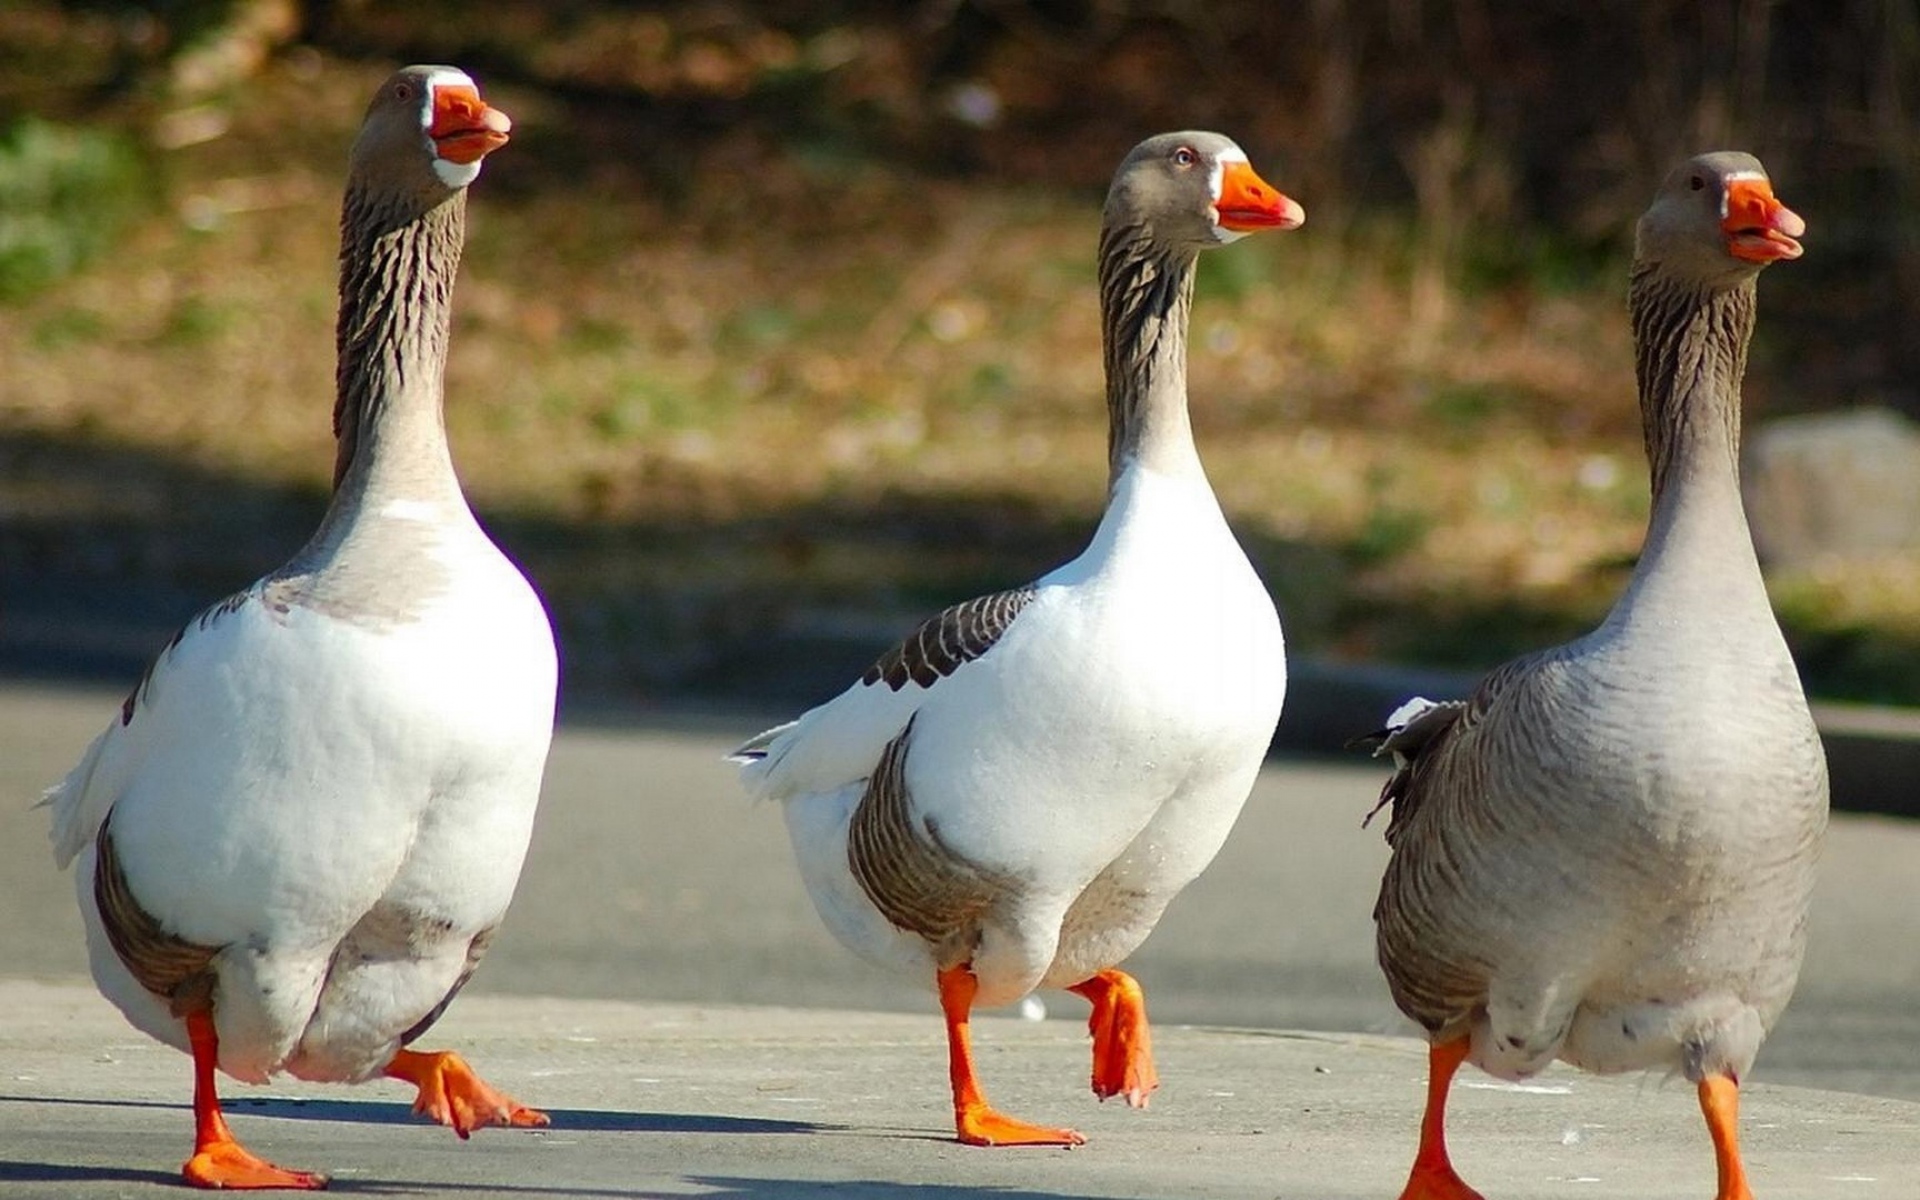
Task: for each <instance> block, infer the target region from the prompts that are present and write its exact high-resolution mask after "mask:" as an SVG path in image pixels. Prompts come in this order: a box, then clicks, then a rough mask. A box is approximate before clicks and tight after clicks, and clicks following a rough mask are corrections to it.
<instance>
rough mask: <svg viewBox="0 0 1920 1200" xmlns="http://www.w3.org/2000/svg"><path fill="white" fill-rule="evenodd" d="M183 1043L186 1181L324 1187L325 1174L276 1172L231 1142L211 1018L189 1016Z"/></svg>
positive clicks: (204, 1184) (211, 1185)
mask: <svg viewBox="0 0 1920 1200" xmlns="http://www.w3.org/2000/svg"><path fill="white" fill-rule="evenodd" d="M187 1041H188V1044H189V1045H191V1046H192V1047H193V1157H192V1158H189V1159H188V1160H187V1162H186V1165H185V1166H183V1167H181V1168H180V1173H181V1174H182V1175H183V1176H185V1177H186V1180H187V1182H188V1183H190V1184H192V1185H193V1186H194V1187H203V1188H293V1189H298V1190H300V1191H309V1192H310V1191H318V1190H319V1189H321V1188H324V1187H326V1186H327V1177H326V1176H325V1175H315V1174H312V1173H311V1172H307V1171H289V1170H286V1169H285V1168H282V1167H276V1166H274V1165H273V1164H272V1163H270V1162H267V1161H266V1160H265V1159H262V1158H256V1157H254V1156H253V1155H252V1154H251V1153H249V1152H248V1151H247V1150H246V1148H245V1147H243V1146H241V1145H240V1143H239V1141H237V1140H236V1139H235V1138H234V1136H233V1130H231V1129H229V1128H228V1127H227V1119H226V1117H224V1116H222V1115H221V1113H220V1096H219V1094H218V1093H217V1092H215V1090H214V1081H213V1071H214V1067H215V1066H216V1065H217V1064H218V1063H219V1061H220V1039H219V1036H218V1035H217V1034H215V1033H214V1029H213V1014H212V1013H209V1012H196V1013H192V1014H190V1015H189V1016H188V1017H187Z"/></svg>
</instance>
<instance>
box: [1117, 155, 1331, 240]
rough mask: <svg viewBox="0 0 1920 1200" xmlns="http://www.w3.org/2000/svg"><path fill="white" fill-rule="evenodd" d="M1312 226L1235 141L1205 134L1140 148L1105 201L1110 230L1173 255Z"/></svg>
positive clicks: (1127, 161) (1125, 164) (1122, 168)
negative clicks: (1133, 231) (1137, 234)
mask: <svg viewBox="0 0 1920 1200" xmlns="http://www.w3.org/2000/svg"><path fill="white" fill-rule="evenodd" d="M1306 219H1307V214H1306V212H1305V211H1304V210H1303V209H1302V208H1301V207H1300V206H1299V205H1298V204H1296V203H1295V202H1294V201H1292V200H1290V199H1288V198H1287V197H1286V196H1284V195H1282V194H1281V193H1280V191H1279V190H1278V189H1277V188H1275V187H1274V186H1273V185H1272V184H1269V183H1268V182H1266V181H1265V180H1264V179H1261V178H1260V176H1259V174H1258V173H1256V172H1255V171H1254V169H1253V167H1252V165H1251V164H1249V163H1248V161H1247V154H1246V151H1244V150H1242V149H1240V147H1239V146H1237V145H1235V144H1234V143H1233V140H1232V139H1231V138H1227V137H1224V136H1222V135H1220V134H1217V133H1206V132H1203V131H1200V130H1188V131H1186V132H1182V133H1163V134H1161V135H1160V136H1158V137H1151V138H1148V139H1147V140H1146V141H1144V142H1141V143H1140V144H1139V145H1138V146H1135V147H1134V148H1133V152H1132V153H1130V154H1128V155H1127V157H1126V159H1125V160H1124V161H1123V162H1121V164H1120V169H1119V170H1118V171H1116V172H1115V173H1114V177H1113V187H1112V189H1111V190H1110V191H1108V193H1107V206H1106V222H1107V224H1108V226H1109V227H1112V228H1121V227H1135V228H1138V229H1139V230H1140V231H1141V232H1142V234H1143V235H1144V236H1146V237H1147V238H1148V239H1150V240H1151V241H1153V242H1156V243H1158V244H1160V245H1163V246H1166V247H1169V248H1172V247H1180V248H1183V249H1184V248H1192V249H1204V248H1206V247H1210V246H1220V245H1224V244H1226V243H1227V242H1231V241H1235V240H1237V239H1239V238H1241V237H1244V236H1245V235H1247V234H1249V233H1255V232H1258V231H1259V230H1262V229H1296V228H1298V227H1299V226H1300V224H1301V223H1302V222H1303V221H1305V220H1306Z"/></svg>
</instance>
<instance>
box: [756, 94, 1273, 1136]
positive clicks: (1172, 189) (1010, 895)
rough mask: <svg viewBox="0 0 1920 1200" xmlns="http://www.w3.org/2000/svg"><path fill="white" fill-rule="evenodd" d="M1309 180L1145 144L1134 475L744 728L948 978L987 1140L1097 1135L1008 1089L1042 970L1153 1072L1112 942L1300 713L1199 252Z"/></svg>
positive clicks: (889, 930)
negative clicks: (833, 686)
mask: <svg viewBox="0 0 1920 1200" xmlns="http://www.w3.org/2000/svg"><path fill="white" fill-rule="evenodd" d="M1303 219H1304V217H1303V214H1302V212H1301V209H1300V206H1299V205H1297V204H1295V203H1294V202H1293V201H1291V200H1289V199H1287V198H1286V197H1285V196H1282V195H1280V194H1278V193H1277V192H1275V191H1274V190H1273V189H1272V188H1271V187H1269V186H1267V185H1266V184H1265V183H1264V182H1263V181H1262V180H1261V179H1260V177H1259V176H1258V175H1256V174H1255V173H1254V171H1253V168H1252V167H1251V166H1249V165H1248V163H1247V157H1246V155H1245V154H1244V153H1243V152H1242V151H1241V150H1240V148H1239V147H1238V146H1236V145H1234V144H1233V143H1232V142H1231V141H1229V140H1228V139H1226V138H1224V137H1221V136H1220V135H1218V134H1213V133H1200V132H1188V133H1172V134H1165V135H1162V136H1160V137H1155V138H1152V139H1149V140H1148V141H1145V142H1143V143H1141V144H1140V145H1139V146H1138V147H1136V148H1135V149H1134V150H1133V152H1132V153H1131V154H1129V155H1128V156H1127V158H1126V160H1125V161H1124V162H1123V163H1121V165H1120V169H1119V171H1118V173H1117V174H1116V175H1115V177H1114V181H1113V186H1112V189H1111V191H1110V192H1109V193H1108V197H1107V203H1106V210H1105V222H1104V228H1103V230H1102V234H1101V239H1100V261H1099V269H1100V270H1099V273H1100V298H1101V310H1102V316H1103V319H1104V320H1103V324H1104V330H1105V349H1106V370H1107V402H1108V410H1109V417H1110V420H1111V428H1110V437H1109V460H1110V470H1111V476H1110V483H1109V495H1108V503H1107V510H1106V515H1105V517H1104V518H1103V519H1102V520H1101V522H1100V526H1099V528H1098V529H1097V530H1096V531H1095V533H1094V535H1093V540H1092V542H1091V544H1090V545H1089V546H1088V547H1087V549H1086V550H1085V551H1084V552H1083V553H1082V554H1081V555H1080V556H1079V557H1078V558H1076V559H1074V560H1073V561H1072V562H1069V563H1067V564H1066V565H1064V566H1062V567H1060V568H1058V569H1057V570H1055V571H1053V572H1052V573H1050V574H1048V575H1046V576H1043V577H1042V578H1040V579H1039V580H1037V581H1036V582H1034V583H1033V584H1032V585H1030V586H1027V587H1021V588H1016V589H1014V590H1012V591H1007V592H1001V593H998V594H995V595H990V596H984V597H981V598H979V599H976V600H972V601H969V602H967V603H964V604H960V605H957V606H955V607H953V608H950V609H948V610H947V611H945V612H943V613H941V614H940V615H938V616H936V617H934V618H932V619H931V620H929V621H927V622H926V623H925V624H924V625H922V626H921V627H920V628H919V629H918V630H917V631H915V632H914V633H913V634H912V635H910V636H909V637H908V638H907V639H906V641H905V642H904V643H902V644H901V645H900V646H898V647H896V648H895V649H893V650H892V651H890V652H888V653H887V654H886V655H885V656H884V657H882V658H881V659H880V661H879V662H877V663H875V664H874V666H873V667H872V668H871V669H870V670H869V671H867V673H866V674H865V675H864V676H863V677H862V678H861V680H860V681H859V682H858V683H856V684H854V685H853V686H852V687H850V688H849V689H848V690H847V691H845V692H843V693H842V694H841V695H840V696H838V697H837V698H835V699H833V700H831V701H829V702H828V703H826V704H823V705H821V706H820V707H818V708H815V709H813V710H812V711H810V712H808V713H806V714H805V715H804V716H802V717H801V718H800V719H799V720H797V721H794V722H792V723H791V724H789V725H785V726H782V727H780V728H778V729H774V730H770V731H768V732H767V733H765V734H762V735H761V736H760V737H758V738H755V739H754V740H753V741H751V742H749V743H747V745H745V746H743V747H741V749H740V750H739V751H736V753H735V756H734V757H735V759H736V761H741V762H744V763H745V764H746V765H745V768H744V770H743V772H742V774H743V776H744V779H745V782H746V785H747V787H748V788H749V789H750V790H751V791H752V792H753V793H754V794H756V795H757V796H759V797H764V798H773V799H778V800H780V801H782V802H783V803H784V809H785V814H786V819H787V827H788V830H789V833H790V834H791V836H792V841H793V846H794V851H795V854H796V856H797V857H798V860H799V865H800V871H801V874H802V876H803V877H804V879H805V882H806V885H807V889H808V891H809V892H810V894H811V895H812V897H813V900H814V903H815V905H816V906H817V907H818V909H819V911H820V915H821V916H822V917H823V918H824V919H825V921H826V923H827V925H828V927H829V928H831V929H832V930H833V932H834V933H835V934H836V935H837V936H838V937H839V938H840V939H841V940H842V941H843V942H845V943H846V944H847V945H848V946H850V947H851V948H853V949H854V950H856V951H858V952H859V953H861V954H863V955H865V956H867V957H869V958H872V959H875V960H878V961H880V962H882V963H884V964H892V965H895V966H898V967H899V968H902V969H904V970H906V971H910V972H913V973H915V974H918V975H920V976H921V977H923V978H924V977H929V976H930V977H932V978H933V980H934V981H935V983H936V986H937V989H938V992H939V996H940V1003H941V1008H942V1009H943V1011H944V1013H945V1016H946V1023H947V1034H948V1049H949V1067H950V1077H951V1081H952V1086H953V1102H954V1122H955V1127H956V1130H957V1132H958V1135H959V1138H960V1140H961V1141H963V1142H967V1143H970V1144H975V1145H1009V1144H1074V1143H1077V1142H1080V1141H1081V1140H1082V1139H1081V1137H1080V1135H1079V1134H1077V1133H1075V1132H1073V1131H1072V1130H1069V1129H1052V1128H1045V1127H1041V1126H1037V1125H1031V1124H1028V1123H1026V1122H1023V1121H1018V1120H1015V1119H1013V1118H1011V1117H1007V1116H1004V1115H1002V1114H1000V1113H998V1112H995V1111H994V1110H993V1109H992V1108H991V1107H989V1105H988V1104H987V1101H986V1098H985V1096H984V1095H983V1094H982V1092H981V1089H980V1086H979V1083H978V1081H977V1079H976V1076H975V1072H974V1065H973V1059H972V1054H971V1050H970V1040H969V1032H968V1014H969V1012H970V1011H971V1010H972V1008H973V1007H974V1006H975V1005H976V1004H981V1005H999V1004H1006V1003H1009V1002H1011V1001H1013V1000H1016V999H1018V998H1019V997H1020V996H1022V995H1023V994H1025V993H1026V992H1028V991H1029V990H1031V989H1033V988H1034V987H1036V986H1047V987H1061V988H1069V989H1071V990H1073V991H1075V992H1078V993H1080V994H1081V995H1083V996H1085V997H1087V998H1088V999H1089V1000H1091V1001H1092V1003H1093V1016H1092V1019H1091V1021H1090V1023H1089V1027H1090V1029H1091V1030H1092V1033H1093V1090H1094V1092H1095V1093H1096V1094H1097V1095H1098V1096H1100V1097H1101V1098H1102V1099H1104V1098H1106V1097H1108V1096H1114V1095H1122V1096H1125V1097H1126V1099H1127V1101H1128V1103H1129V1104H1132V1105H1134V1106H1136V1107H1138V1106H1141V1105H1144V1104H1145V1103H1146V1102H1147V1096H1148V1093H1150V1092H1151V1091H1152V1090H1153V1088H1154V1087H1155V1086H1156V1078H1155V1074H1154V1068H1153V1062H1152V1056H1151V1052H1150V1049H1149V1045H1148V1034H1147V1021H1146V1010H1145V1006H1144V1002H1143V1000H1142V998H1141V992H1140V987H1139V985H1138V984H1137V983H1136V982H1135V981H1134V980H1133V979H1132V978H1130V977H1129V976H1127V975H1126V974H1125V973H1123V972H1121V971H1119V970H1116V969H1115V967H1114V964H1116V963H1118V962H1120V961H1121V960H1123V959H1124V958H1126V956H1127V955H1128V954H1130V953H1132V952H1133V950H1134V949H1135V948H1136V947H1137V946H1139V944H1140V943H1141V941H1142V940H1144V939H1145V938H1146V936H1147V934H1148V933H1149V932H1150V931H1151V930H1152V929H1153V926H1154V923H1155V922H1156V921H1157V920H1158V919H1159V917H1160V913H1161V911H1162V910H1163V909H1164V908H1165V907H1166V905H1167V902H1168V901H1169V900H1171V899H1172V898H1173V897H1174V895H1175V894H1176V893H1177V892H1179V890H1180V889H1181V888H1182V887H1184V886H1186V884H1187V883H1189V882H1190V881H1191V880H1192V879H1193V878H1194V877H1195V876H1197V875H1198V874H1199V873H1200V872H1201V870H1202V869H1204V868H1205V867H1206V865H1207V863H1208V862H1210V861H1211V860H1212V858H1213V856H1214V853H1215V852H1216V851H1217V850H1218V849H1219V848H1220V845H1221V843H1222V841H1224V840H1225V838H1226V836H1227V832H1228V830H1229V829H1230V828H1231V827H1232V825H1233V822H1234V819H1235V817H1236V816H1237V815H1238V814H1239V811H1240V807H1241V805H1242V804H1243V803H1244V801H1245V800H1246V796H1247V792H1248V790H1249V788H1250V787H1251V785H1252V782H1253V777H1254V774H1255V773H1256V772H1257V771H1258V770H1259V767H1260V763H1261V760H1262V758H1263V756H1264V754H1265V752H1266V749H1267V743H1268V741H1269V739H1270V738H1271V737H1272V734H1273V728H1274V724H1275V722H1276V721H1277V720H1278V719H1279V715H1280V703H1281V698H1282V695H1283V693H1284V691H1285V663H1284V656H1283V650H1282V645H1281V636H1280V622H1279V618H1278V617H1277V616H1276V615H1275V613H1274V608H1273V602H1272V600H1271V599H1270V598H1269V596H1268V594H1267V591H1266V589H1265V588H1264V587H1263V586H1262V585H1261V582H1260V580H1259V578H1258V577H1257V576H1256V575H1255V574H1254V572H1253V569H1252V567H1251V566H1250V565H1249V564H1248V562H1247V558H1246V555H1245V554H1244V553H1243V552H1242V551H1241V549H1240V546H1239V544H1238V543H1237V542H1236V541H1235V540H1234V537H1233V534H1232V532H1231V531H1230V530H1229V529H1228V528H1227V523H1226V521H1225V519H1224V518H1223V517H1222V516H1221V512H1220V506H1219V503H1218V502H1217V501H1216V500H1215V498H1214V495H1213V491H1212V489H1211V488H1210V487H1209V486H1208V484H1207V478H1206V474H1205V473H1204V472H1203V471H1202V469H1201V465H1200V459H1199V456H1198V454H1197V453H1196V452H1195V450H1194V444H1193V435H1192V430H1191V428H1190V427H1189V424H1188V418H1187V394H1186V334H1187V316H1188V310H1189V308H1190V306H1191V302H1192V295H1193V271H1194V266H1195V263H1196V261H1197V258H1198V255H1199V253H1200V251H1202V250H1204V249H1207V248H1209V247H1212V246H1218V245H1221V244H1223V243H1226V242H1230V241H1233V240H1235V239H1236V238H1238V237H1239V236H1241V235H1242V234H1245V233H1249V232H1252V231H1254V230H1260V229H1291V228H1294V227H1295V226H1297V225H1299V224H1300V223H1301V221H1302V220H1303Z"/></svg>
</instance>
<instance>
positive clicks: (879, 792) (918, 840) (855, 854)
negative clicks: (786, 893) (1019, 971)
mask: <svg viewBox="0 0 1920 1200" xmlns="http://www.w3.org/2000/svg"><path fill="white" fill-rule="evenodd" d="M912 738H913V722H912V721H908V722H907V727H906V728H905V729H904V730H902V731H901V732H900V736H899V737H897V738H895V739H893V741H891V742H889V743H888V744H887V748H886V751H885V752H884V753H883V754H881V756H880V762H879V764H878V765H877V766H876V767H874V770H873V774H872V775H870V776H868V777H867V786H866V789H865V791H864V792H863V793H862V794H861V797H860V803H859V804H858V805H857V806H856V807H855V808H854V810H853V816H852V819H851V820H850V822H849V824H848V828H847V861H848V864H849V865H850V866H851V867H852V869H853V877H854V878H855V879H857V880H859V882H860V887H861V889H862V890H863V891H865V892H866V894H867V896H868V897H869V898H870V899H871V900H872V901H873V904H874V907H875V908H877V909H879V910H880V912H881V915H883V916H885V917H886V918H887V920H889V921H891V922H892V923H893V924H894V925H895V926H896V927H897V928H900V929H907V930H911V931H912V932H914V933H917V934H919V935H920V936H921V937H923V938H926V939H927V941H928V942H929V943H930V944H931V945H932V946H933V949H934V958H935V961H936V962H937V963H938V964H939V965H940V966H941V967H942V968H945V967H950V966H953V965H954V964H955V963H961V962H965V961H966V960H967V958H968V957H969V956H970V955H971V954H972V953H973V947H974V943H975V941H977V940H978V938H979V936H980V921H981V918H982V917H984V916H985V915H986V914H987V912H988V911H989V910H990V909H992V908H993V907H994V906H995V905H996V904H1002V903H1011V902H1013V901H1014V900H1016V899H1017V898H1018V896H1019V890H1020V879H1019V877H1018V876H1016V875H1013V874H1010V873H1008V872H1005V871H995V870H992V869H990V868H987V867H983V866H980V865H979V864H978V863H973V862H970V861H968V860H967V859H966V858H965V857H964V856H962V855H960V854H957V853H955V852H954V850H953V848H952V847H950V846H948V845H947V844H946V843H945V842H943V841H942V840H941V838H940V827H939V825H938V824H937V823H936V822H935V821H934V820H933V819H932V818H930V817H929V818H926V819H925V820H922V821H916V820H915V819H914V815H913V808H912V803H911V799H910V797H909V796H908V794H907V783H906V762H907V749H908V746H909V745H910V743H911V741H912Z"/></svg>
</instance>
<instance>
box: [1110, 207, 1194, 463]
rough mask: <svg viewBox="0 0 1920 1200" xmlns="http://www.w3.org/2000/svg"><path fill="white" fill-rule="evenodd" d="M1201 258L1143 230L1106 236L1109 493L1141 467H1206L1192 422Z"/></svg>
mask: <svg viewBox="0 0 1920 1200" xmlns="http://www.w3.org/2000/svg"><path fill="white" fill-rule="evenodd" d="M1198 257H1199V254H1198V251H1196V250H1193V249H1180V248H1171V247H1166V246H1162V245H1159V244H1158V243H1156V242H1155V241H1154V239H1153V238H1152V237H1151V236H1150V235H1149V234H1148V232H1147V230H1145V229H1144V228H1142V227H1140V226H1137V225H1120V226H1109V227H1107V228H1104V229H1102V230H1101V233H1100V314H1101V342H1102V347H1103V349H1104V352H1105V364H1106V376H1107V468H1108V487H1109V489H1111V487H1112V485H1113V483H1114V482H1116V481H1118V479H1119V478H1120V474H1121V472H1122V471H1124V470H1125V469H1126V468H1127V467H1128V466H1129V465H1130V464H1132V463H1133V462H1136V461H1138V462H1142V463H1144V464H1146V465H1149V466H1153V467H1156V468H1160V469H1168V470H1173V469H1178V468H1180V467H1183V466H1186V465H1188V464H1189V463H1191V465H1192V466H1193V467H1194V468H1195V469H1197V467H1198V460H1197V458H1195V456H1194V453H1193V430H1192V427H1191V425H1190V424H1189V423H1188V417H1187V321H1188V316H1189V314H1190V312H1191V311H1192V308H1193V271H1194V264H1195V261H1196V259H1197V258H1198Z"/></svg>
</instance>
